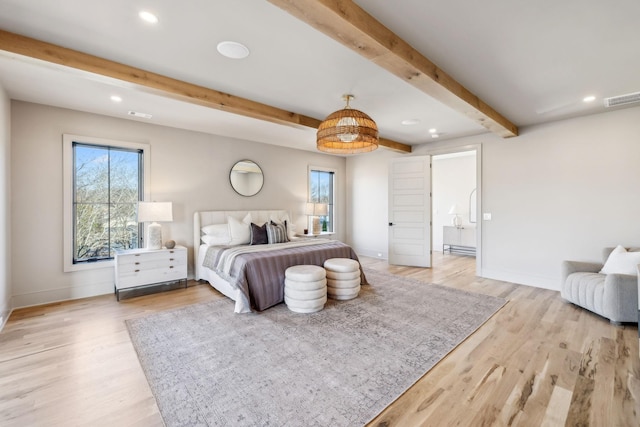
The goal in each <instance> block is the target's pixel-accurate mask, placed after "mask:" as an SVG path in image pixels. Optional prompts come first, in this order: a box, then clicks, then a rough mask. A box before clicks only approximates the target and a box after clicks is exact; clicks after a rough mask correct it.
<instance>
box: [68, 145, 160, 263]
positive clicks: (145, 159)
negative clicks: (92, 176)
mask: <svg viewBox="0 0 640 427" xmlns="http://www.w3.org/2000/svg"><path fill="white" fill-rule="evenodd" d="M74 142H76V143H79V144H88V145H96V146H103V147H112V148H116V149H126V150H140V151H142V175H143V176H142V183H143V184H142V185H143V194H144V200H149V198H150V197H149V194H150V193H149V183H150V177H151V168H150V165H151V162H150V159H151V146H150V145H149V144H146V143H138V142H130V141H117V140H113V139H106V138H96V137H91V136H84V135H73V134H63V135H62V164H63V181H64V182H63V218H64V223H63V261H64V272H72V271H83V270H96V269H101V268H110V267H113V266H114V261H113V259H107V260H99V261H96V262H81V263H75V264H74V262H73V250H74V249H73V248H74V244H73V238H74V235H73V234H74V224H73V200H74V188H73V176H74V150H73V143H74Z"/></svg>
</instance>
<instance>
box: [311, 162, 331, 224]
mask: <svg viewBox="0 0 640 427" xmlns="http://www.w3.org/2000/svg"><path fill="white" fill-rule="evenodd" d="M335 173H336V172H335V170H333V169H326V168H322V167H316V166H310V167H309V200H308V201H309V202H313V203H326V204H327V208H328V209H327V215H325V216H321V217H320V224H321V227H322V232H323V233H333V232H334V231H335V197H334V195H335Z"/></svg>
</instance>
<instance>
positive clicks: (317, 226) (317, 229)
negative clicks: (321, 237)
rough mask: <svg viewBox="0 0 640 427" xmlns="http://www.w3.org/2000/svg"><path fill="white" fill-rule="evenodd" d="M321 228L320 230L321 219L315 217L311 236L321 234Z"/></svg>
mask: <svg viewBox="0 0 640 427" xmlns="http://www.w3.org/2000/svg"><path fill="white" fill-rule="evenodd" d="M320 231H322V230H321V228H320V217H317V216H314V217H313V230H312V232H311V234H320Z"/></svg>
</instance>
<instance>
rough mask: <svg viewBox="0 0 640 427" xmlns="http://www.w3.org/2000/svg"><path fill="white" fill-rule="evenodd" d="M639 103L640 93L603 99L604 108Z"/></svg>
mask: <svg viewBox="0 0 640 427" xmlns="http://www.w3.org/2000/svg"><path fill="white" fill-rule="evenodd" d="M636 102H640V92H636V93H628V94H626V95H620V96H612V97H611V98H605V99H604V106H605V107H607V108H609V107H617V106H618V105H627V104H634V103H636Z"/></svg>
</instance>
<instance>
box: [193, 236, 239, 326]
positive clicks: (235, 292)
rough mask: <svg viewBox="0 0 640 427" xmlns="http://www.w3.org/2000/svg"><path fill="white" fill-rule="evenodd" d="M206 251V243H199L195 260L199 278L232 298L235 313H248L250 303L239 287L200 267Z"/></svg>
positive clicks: (208, 269)
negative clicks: (198, 268) (234, 304)
mask: <svg viewBox="0 0 640 427" xmlns="http://www.w3.org/2000/svg"><path fill="white" fill-rule="evenodd" d="M206 253H207V245H205V244H202V245H200V248H199V251H198V259H197V261H196V262H197V263H198V266H199V267H200V279H201V280H206V281H207V282H209V284H210V285H211V286H212V287H213V288H214V289H217V290H218V291H220V293H222V294H223V295H225V296H227V297H228V298H231V299H232V300H234V301H235V303H236V306H235V308H234V310H233V311H234V312H235V313H250V312H251V304H249V301H248V300H247V297H245V295H244V294H243V293H242V292H240V290H239V289H237V288H234V287H233V286H231V284H229V282H227V281H226V280H224V279H223V278H222V277H220V276H218V275H217V274H216V272H215V271H213V270H211V269H210V268H206V267H202V262H203V261H204V257H205V255H206Z"/></svg>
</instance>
